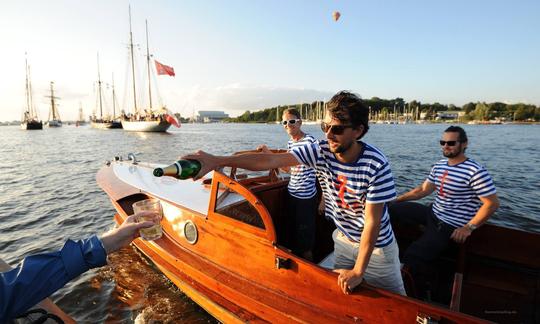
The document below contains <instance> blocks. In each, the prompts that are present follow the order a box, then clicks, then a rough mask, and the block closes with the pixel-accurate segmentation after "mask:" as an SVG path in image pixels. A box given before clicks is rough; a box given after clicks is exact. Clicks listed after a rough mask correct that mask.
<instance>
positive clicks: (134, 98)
mask: <svg viewBox="0 0 540 324" xmlns="http://www.w3.org/2000/svg"><path fill="white" fill-rule="evenodd" d="M129 48H130V53H131V74H132V76H133V105H134V107H135V115H138V114H139V110H138V109H137V90H136V89H135V59H134V57H133V56H134V54H133V33H132V31H131V6H129Z"/></svg>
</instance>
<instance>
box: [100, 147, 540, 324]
mask: <svg viewBox="0 0 540 324" xmlns="http://www.w3.org/2000/svg"><path fill="white" fill-rule="evenodd" d="M158 166H159V167H161V166H162V165H157V164H147V163H141V162H137V161H136V159H135V158H134V156H131V161H122V159H121V158H116V159H115V161H113V162H109V163H107V165H106V166H104V167H103V168H101V170H100V171H99V172H98V174H97V181H98V184H99V185H100V186H101V188H102V189H103V190H104V191H105V192H106V193H107V194H108V195H109V197H110V199H111V201H112V203H113V205H114V207H115V208H116V210H117V214H116V215H115V219H116V221H117V222H122V220H123V219H125V218H126V217H127V216H128V215H130V214H132V212H133V209H132V204H133V203H134V202H136V201H139V200H141V199H147V198H157V199H160V200H161V203H162V206H163V211H164V219H163V220H162V226H163V231H164V235H163V237H162V238H160V239H158V240H155V241H143V240H141V239H137V240H135V241H134V244H135V246H136V247H137V248H138V249H139V250H140V251H141V252H142V253H143V254H145V255H146V256H147V257H148V258H149V259H150V260H151V261H152V262H153V263H154V264H155V265H156V266H157V267H158V268H159V269H160V270H161V271H162V272H163V273H164V274H165V275H166V276H167V277H168V278H169V279H170V280H171V281H172V282H174V283H175V284H176V285H177V286H178V287H179V288H180V289H181V290H182V291H183V292H184V293H185V294H186V295H188V296H189V297H190V298H192V299H193V300H194V301H195V302H197V303H198V304H199V305H201V306H202V307H203V308H204V309H206V310H207V311H208V312H209V313H210V314H212V315H213V316H214V317H216V318H217V319H219V320H220V321H223V322H248V321H249V322H280V323H284V322H287V323H288V322H316V323H323V322H324V323H326V322H332V323H334V322H335V323H340V322H360V321H362V322H366V323H383V322H388V323H413V322H417V323H428V322H429V323H434V322H440V323H477V322H484V319H487V320H493V321H501V322H508V321H512V322H514V321H515V322H534V321H536V322H538V319H539V310H540V307H539V303H540V299H539V298H538V296H539V292H540V290H539V287H540V284H539V283H540V279H539V278H540V276H539V267H540V255H539V254H538V250H537V247H538V246H540V236H539V235H536V234H531V233H525V232H519V231H514V230H509V229H504V228H500V227H496V226H484V227H482V228H480V229H479V230H478V233H476V232H475V234H474V235H473V238H472V239H471V240H470V242H469V244H467V245H462V246H460V247H454V251H449V252H448V255H446V254H445V255H444V256H443V257H442V258H441V261H440V265H438V266H439V267H440V270H441V271H440V276H439V277H438V282H440V284H439V285H438V287H439V289H440V291H443V290H444V289H446V290H445V291H446V294H443V293H441V294H440V295H441V296H442V297H440V299H437V298H439V291H434V293H433V294H432V295H433V303H427V302H424V301H421V300H418V299H415V298H412V297H404V296H400V295H397V294H394V293H391V292H388V291H385V290H382V289H377V288H374V287H371V286H369V285H367V284H362V285H361V286H360V287H358V288H357V289H355V291H354V292H353V293H351V294H349V295H345V294H343V293H342V292H341V291H340V290H339V289H338V285H337V274H336V273H334V272H333V271H331V270H330V269H327V268H325V267H324V264H325V261H327V256H328V255H331V253H332V251H333V242H332V238H331V232H332V231H333V230H334V228H335V227H334V225H333V224H332V223H331V222H329V221H327V220H326V219H325V218H324V216H318V217H319V218H318V219H317V235H316V247H315V250H314V262H310V261H307V260H305V259H302V258H301V257H299V256H297V255H295V254H293V253H292V252H291V250H290V249H289V248H288V246H287V244H288V243H287V242H289V241H290V240H289V239H290V237H291V235H293V233H292V232H291V231H290V230H289V227H288V226H287V218H288V215H287V213H286V208H285V205H284V204H285V201H284V200H285V197H286V192H287V183H288V179H287V178H284V177H281V176H280V175H278V172H277V170H270V171H269V172H266V173H265V174H262V175H261V174H259V175H256V176H251V175H247V176H246V175H245V174H239V173H238V172H237V170H234V169H233V170H231V171H230V172H227V175H225V173H223V172H218V171H214V172H213V173H211V174H209V177H208V178H206V179H204V180H198V181H191V180H177V179H174V178H171V177H163V178H157V177H154V176H153V175H152V171H153V169H154V168H155V167H158ZM415 231H416V229H414V228H400V229H396V233H397V235H398V236H399V237H398V242H399V243H400V244H402V246H401V249H402V250H403V249H404V248H405V246H406V244H408V241H410V239H412V238H413V237H414V236H415V235H417V234H416V233H415ZM535 248H536V250H534V252H533V249H535ZM319 263H321V265H319ZM456 273H457V274H456ZM455 278H457V279H455ZM406 279H407V278H406ZM410 284H411V283H410V282H408V284H407V286H410ZM413 284H414V283H413ZM453 286H455V287H454V289H452V287H453ZM409 290H411V291H412V290H413V289H409ZM452 292H453V293H452ZM460 301H461V302H460ZM450 303H452V308H453V309H450V307H449V306H450ZM458 310H460V311H461V312H460V311H458ZM482 318H483V319H482Z"/></svg>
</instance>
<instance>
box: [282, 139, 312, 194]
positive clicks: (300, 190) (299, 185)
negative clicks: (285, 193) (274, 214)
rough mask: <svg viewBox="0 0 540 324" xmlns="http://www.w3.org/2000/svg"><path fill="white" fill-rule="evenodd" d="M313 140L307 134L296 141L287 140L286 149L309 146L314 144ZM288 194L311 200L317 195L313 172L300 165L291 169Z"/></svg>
mask: <svg viewBox="0 0 540 324" xmlns="http://www.w3.org/2000/svg"><path fill="white" fill-rule="evenodd" d="M315 141H316V140H315V138H314V137H313V136H311V135H309V134H305V136H304V137H302V138H301V139H300V140H298V141H296V142H295V141H293V140H289V142H288V143H287V149H288V150H289V151H290V150H291V149H293V148H294V147H298V146H303V145H309V144H312V143H315ZM289 193H290V194H291V196H293V197H295V198H299V199H309V198H313V197H314V196H315V195H316V194H317V187H316V186H315V170H313V169H312V168H310V167H308V166H306V165H304V164H300V165H295V166H293V167H291V179H290V180H289Z"/></svg>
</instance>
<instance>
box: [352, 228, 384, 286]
mask: <svg viewBox="0 0 540 324" xmlns="http://www.w3.org/2000/svg"><path fill="white" fill-rule="evenodd" d="M379 228H380V222H379V223H378V224H373V223H371V224H367V226H364V230H363V231H362V236H361V237H360V249H359V251H358V258H357V259H356V263H355V265H354V272H355V273H357V274H360V275H362V276H363V275H364V274H365V272H366V268H367V266H368V264H369V259H370V258H371V253H373V249H374V248H375V243H376V242H377V237H378V236H379Z"/></svg>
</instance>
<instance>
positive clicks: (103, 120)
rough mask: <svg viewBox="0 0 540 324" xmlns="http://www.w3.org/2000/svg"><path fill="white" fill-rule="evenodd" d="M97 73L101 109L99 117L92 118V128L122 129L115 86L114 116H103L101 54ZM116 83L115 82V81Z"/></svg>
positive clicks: (98, 97) (98, 99)
mask: <svg viewBox="0 0 540 324" xmlns="http://www.w3.org/2000/svg"><path fill="white" fill-rule="evenodd" d="M97 71H98V81H97V98H96V99H97V102H98V107H99V116H96V112H94V114H93V115H92V117H91V118H90V125H91V126H92V128H98V129H111V128H122V124H121V123H120V121H119V120H117V119H116V114H115V110H114V100H115V98H114V86H113V115H112V116H108V115H106V116H104V115H103V92H102V87H101V86H102V82H101V73H100V70H99V53H98V55H97ZM113 82H114V81H113Z"/></svg>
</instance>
